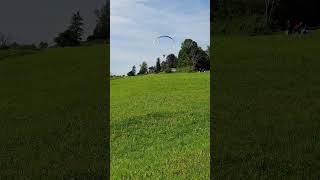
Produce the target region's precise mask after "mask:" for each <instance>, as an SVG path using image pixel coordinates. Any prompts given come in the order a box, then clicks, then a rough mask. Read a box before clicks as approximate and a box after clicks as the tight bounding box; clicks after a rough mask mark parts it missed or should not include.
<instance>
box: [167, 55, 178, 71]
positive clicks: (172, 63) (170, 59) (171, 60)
mask: <svg viewBox="0 0 320 180" xmlns="http://www.w3.org/2000/svg"><path fill="white" fill-rule="evenodd" d="M166 61H167V63H168V67H169V68H176V67H177V65H178V58H177V57H176V56H175V55H174V54H169V55H168V56H167V58H166Z"/></svg>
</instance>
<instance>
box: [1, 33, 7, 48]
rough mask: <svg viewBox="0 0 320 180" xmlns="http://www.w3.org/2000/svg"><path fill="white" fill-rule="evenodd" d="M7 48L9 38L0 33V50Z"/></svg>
mask: <svg viewBox="0 0 320 180" xmlns="http://www.w3.org/2000/svg"><path fill="white" fill-rule="evenodd" d="M8 46H9V37H8V36H7V35H5V34H4V33H1V32H0V48H6V47H8Z"/></svg>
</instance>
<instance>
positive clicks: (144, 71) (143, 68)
mask: <svg viewBox="0 0 320 180" xmlns="http://www.w3.org/2000/svg"><path fill="white" fill-rule="evenodd" d="M147 73H148V64H147V62H145V61H143V62H142V64H141V65H140V70H139V72H138V74H139V75H142V74H147Z"/></svg>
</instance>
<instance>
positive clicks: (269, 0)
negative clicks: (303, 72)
mask: <svg viewBox="0 0 320 180" xmlns="http://www.w3.org/2000/svg"><path fill="white" fill-rule="evenodd" d="M211 6H212V7H211V8H212V9H213V11H212V17H213V29H214V31H215V33H222V34H234V33H238V34H239V33H240V34H241V33H244V34H251V35H255V34H263V33H270V32H272V31H280V30H284V29H285V28H286V23H287V21H290V22H292V23H293V24H297V23H299V22H303V23H305V24H306V25H307V26H308V27H309V28H315V27H317V26H319V25H320V11H318V7H320V1H317V0H308V1H302V0H215V1H214V2H213V3H212V4H211Z"/></svg>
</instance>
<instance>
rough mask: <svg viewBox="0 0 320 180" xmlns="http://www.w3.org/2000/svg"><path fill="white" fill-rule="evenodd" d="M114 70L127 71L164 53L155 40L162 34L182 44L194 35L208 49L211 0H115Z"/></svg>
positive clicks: (113, 33)
mask: <svg viewBox="0 0 320 180" xmlns="http://www.w3.org/2000/svg"><path fill="white" fill-rule="evenodd" d="M110 35H111V47H110V49H111V55H110V56H111V73H112V74H117V75H120V74H126V73H127V72H129V71H130V70H131V67H132V66H133V65H135V66H136V67H137V69H139V64H141V62H142V61H146V62H147V63H148V65H149V66H153V65H155V63H156V58H157V57H161V56H162V54H163V51H161V50H163V49H162V47H159V46H156V45H155V44H154V40H155V39H156V37H158V36H160V35H169V36H172V37H173V38H174V39H175V46H174V48H170V51H173V53H175V54H176V55H178V51H179V49H180V46H181V43H182V41H183V40H184V39H186V38H191V39H193V40H194V41H196V42H197V43H198V45H199V46H201V47H203V48H204V49H205V48H206V47H207V46H208V45H209V44H210V0H111V33H110Z"/></svg>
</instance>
